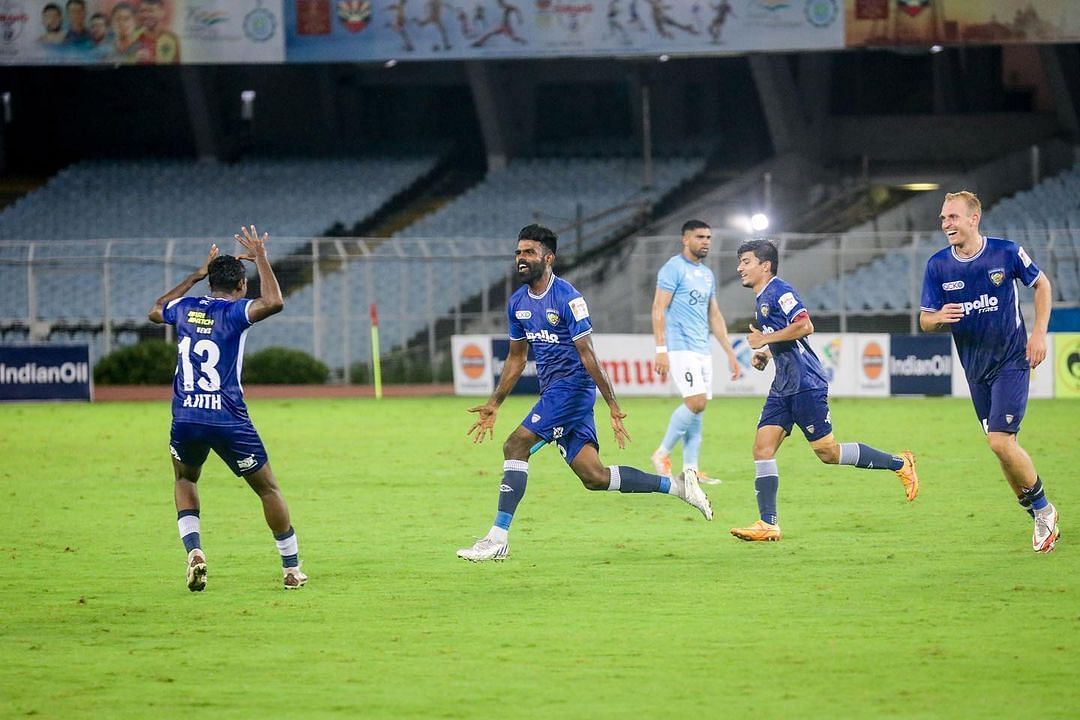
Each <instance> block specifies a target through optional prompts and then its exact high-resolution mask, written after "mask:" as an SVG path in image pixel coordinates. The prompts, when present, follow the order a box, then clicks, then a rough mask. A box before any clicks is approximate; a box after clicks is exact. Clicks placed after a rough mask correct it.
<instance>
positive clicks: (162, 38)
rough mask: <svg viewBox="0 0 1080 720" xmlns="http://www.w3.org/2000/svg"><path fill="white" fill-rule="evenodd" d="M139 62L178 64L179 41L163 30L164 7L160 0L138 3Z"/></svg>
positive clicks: (143, 0) (142, 0)
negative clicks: (140, 50)
mask: <svg viewBox="0 0 1080 720" xmlns="http://www.w3.org/2000/svg"><path fill="white" fill-rule="evenodd" d="M139 28H140V34H139V44H140V45H141V46H142V50H143V51H142V52H140V53H139V56H140V60H139V62H144V63H158V64H161V65H169V64H176V63H178V62H180V40H179V39H178V38H177V37H176V35H174V34H173V33H171V32H169V31H168V30H166V29H165V5H164V3H163V2H162V0H141V2H139Z"/></svg>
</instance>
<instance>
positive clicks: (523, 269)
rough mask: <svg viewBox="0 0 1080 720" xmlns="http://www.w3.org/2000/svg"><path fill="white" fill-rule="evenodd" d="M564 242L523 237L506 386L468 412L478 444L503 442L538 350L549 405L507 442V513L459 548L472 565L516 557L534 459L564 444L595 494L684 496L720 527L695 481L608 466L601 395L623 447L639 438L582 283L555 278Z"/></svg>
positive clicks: (510, 312)
mask: <svg viewBox="0 0 1080 720" xmlns="http://www.w3.org/2000/svg"><path fill="white" fill-rule="evenodd" d="M557 244H558V238H557V237H556V236H555V233H553V232H552V231H551V230H549V229H548V228H545V227H543V226H541V225H528V226H526V227H524V228H522V230H521V232H520V233H519V234H518V241H517V251H516V252H515V254H514V258H515V261H516V264H517V274H518V279H520V280H521V281H522V282H523V283H525V284H524V285H523V286H522V287H520V288H518V290H517V291H516V292H515V293H514V294H513V295H512V296H511V297H510V301H509V303H508V304H507V317H508V321H509V325H510V355H509V357H508V358H507V359H506V364H505V366H504V367H503V373H502V378H501V379H500V380H499V386H498V387H497V388H495V391H494V392H493V393H492V394H491V397H490V398H489V399H488V401H487V402H486V403H485V404H483V405H478V406H476V407H472V408H469V412H472V413H477V415H478V417H477V419H476V422H475V423H473V425H472V427H470V428H469V433H468V434H469V435H470V436H472V438H473V442H475V443H479V442H483V441H484V440H485V439H487V438H489V437H492V436H494V428H495V416H496V413H497V412H498V409H499V406H500V405H501V404H502V402H503V400H505V399H506V396H507V395H508V394H509V393H510V391H511V390H512V389H513V387H514V385H515V384H516V383H517V381H518V378H520V377H521V373H522V372H523V371H524V370H525V361H526V358H527V357H528V352H529V346H530V345H531V346H532V348H533V352H534V353H535V355H536V370H537V375H538V377H539V380H540V399H539V400H538V401H537V403H536V405H534V406H533V408H532V410H530V411H529V413H528V414H527V415H526V416H525V419H524V420H522V421H521V425H520V426H518V428H517V429H516V430H514V432H512V433H511V434H510V437H508V438H507V439H506V442H505V443H503V476H502V482H501V483H500V485H499V503H498V512H497V513H496V514H495V523H494V525H492V527H491V530H489V531H488V533H487V534H486V535H485V536H484V537H482V538H480V539H479V540H478V541H477V542H476V544H474V545H473V546H472V547H469V548H462V549H461V550H458V552H457V555H458V557H460V558H464V559H465V560H471V561H473V562H481V561H484V560H502V559H503V558H505V557H506V556H507V554H508V553H509V551H510V545H509V540H508V537H509V535H508V533H509V530H510V522H511V521H512V520H513V518H514V513H515V511H516V510H517V506H518V503H519V502H521V498H522V497H523V496H524V495H525V485H526V482H527V481H528V473H529V455H530V454H531V453H532V452H533V451H534V450H536V449H539V448H540V447H542V446H543V445H544V444H545V443H551V442H553V443H555V445H556V447H558V449H559V454H561V455H562V457H563V459H564V460H565V461H566V464H567V465H569V466H570V469H571V470H573V471H574V474H575V475H577V476H578V478H580V479H581V483H582V484H583V485H584V486H585V488H586V489H587V490H613V491H618V492H623V493H665V494H669V495H675V496H676V497H679V498H681V499H682V500H684V501H686V502H687V503H688V504H690V505H692V506H694V507H695V508H697V509H698V510H700V511H701V514H702V515H704V516H705V519H706V520H712V506H711V505H710V504H709V498H708V497H706V495H705V493H704V492H702V490H701V488H700V487H699V486H698V484H697V482H696V480H695V478H693V477H687V478H685V479H684V478H681V477H667V476H662V475H653V474H651V473H646V472H643V471H641V470H638V469H637V468H632V467H628V466H626V465H608V466H606V467H605V466H604V464H603V463H602V462H600V455H599V450H600V442H599V440H597V437H596V424H595V423H594V421H593V405H594V404H595V402H596V390H597V388H599V390H600V394H601V395H602V396H603V398H604V400H605V401H606V402H607V405H608V410H609V413H610V420H611V429H612V430H613V431H614V433H615V442H616V443H618V445H619V447H620V448H624V447H626V443H627V441H628V440H629V439H630V436H629V435H628V434H627V432H626V428H625V427H624V426H623V418H625V417H626V413H624V412H623V411H622V410H621V409H620V408H619V402H618V400H616V399H615V392H614V390H613V389H612V387H611V381H610V380H609V379H608V376H607V373H605V372H604V369H603V367H601V365H600V362H599V361H598V360H597V359H596V353H595V352H594V351H593V345H592V321H591V320H590V319H589V307H588V305H586V303H585V298H583V297H582V296H581V293H579V292H578V291H577V290H576V289H575V288H574V286H573V285H571V284H570V283H568V282H566V281H565V280H563V279H562V278H559V277H556V276H555V274H554V272H552V266H553V265H554V263H555V251H556V249H557Z"/></svg>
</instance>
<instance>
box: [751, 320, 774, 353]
mask: <svg viewBox="0 0 1080 720" xmlns="http://www.w3.org/2000/svg"><path fill="white" fill-rule="evenodd" d="M746 342H748V343H749V344H750V347H751V348H753V349H754V350H760V349H761V348H763V347H765V346H766V345H768V344H769V342H768V341H767V340H766V339H765V333H763V332H761V330H759V329H758V328H756V327H754V323H750V334H749V335H747V336H746Z"/></svg>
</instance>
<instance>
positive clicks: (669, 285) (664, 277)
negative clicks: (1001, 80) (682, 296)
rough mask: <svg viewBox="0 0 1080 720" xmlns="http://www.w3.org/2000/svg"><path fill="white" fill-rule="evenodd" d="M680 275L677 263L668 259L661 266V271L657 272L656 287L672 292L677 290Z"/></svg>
mask: <svg viewBox="0 0 1080 720" xmlns="http://www.w3.org/2000/svg"><path fill="white" fill-rule="evenodd" d="M679 275H680V273H679V268H678V267H676V265H675V263H673V262H671V261H670V260H669V261H667V262H666V263H664V267H662V268H660V272H658V273H656V287H658V288H659V289H661V290H667V291H668V292H670V293H673V292H675V290H676V288H678V287H679Z"/></svg>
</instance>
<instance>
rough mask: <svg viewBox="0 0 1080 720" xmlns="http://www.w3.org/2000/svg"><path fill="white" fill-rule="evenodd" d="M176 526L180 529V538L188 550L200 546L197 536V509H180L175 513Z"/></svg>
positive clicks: (199, 539) (200, 541) (200, 542)
mask: <svg viewBox="0 0 1080 720" xmlns="http://www.w3.org/2000/svg"><path fill="white" fill-rule="evenodd" d="M176 527H177V529H179V531H180V540H181V541H182V542H183V543H184V549H185V550H187V551H188V552H191V551H192V550H194V549H196V548H201V547H202V539H201V538H200V537H199V511H198V510H181V511H180V512H178V513H176Z"/></svg>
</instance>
